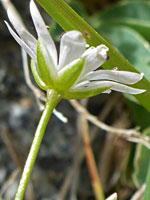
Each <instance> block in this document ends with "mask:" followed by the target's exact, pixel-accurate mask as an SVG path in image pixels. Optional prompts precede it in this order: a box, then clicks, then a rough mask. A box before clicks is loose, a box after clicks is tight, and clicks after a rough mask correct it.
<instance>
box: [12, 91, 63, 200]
mask: <svg viewBox="0 0 150 200" xmlns="http://www.w3.org/2000/svg"><path fill="white" fill-rule="evenodd" d="M60 100H61V96H60V95H59V94H58V93H57V92H56V91H55V90H50V91H48V92H47V101H46V106H45V109H44V111H43V114H42V116H41V119H40V121H39V124H38V127H37V130H36V133H35V136H34V139H33V142H32V145H31V149H30V152H29V155H28V158H27V160H26V163H25V167H24V170H23V173H22V177H21V179H20V183H19V186H18V190H17V193H16V196H15V200H22V199H23V197H24V193H25V191H26V187H27V184H28V181H29V179H30V176H31V172H32V169H33V166H34V163H35V160H36V157H37V154H38V152H39V148H40V145H41V142H42V139H43V136H44V133H45V129H46V127H47V124H48V121H49V119H50V116H51V114H52V112H53V109H54V108H55V107H56V105H57V104H58V103H59V101H60Z"/></svg>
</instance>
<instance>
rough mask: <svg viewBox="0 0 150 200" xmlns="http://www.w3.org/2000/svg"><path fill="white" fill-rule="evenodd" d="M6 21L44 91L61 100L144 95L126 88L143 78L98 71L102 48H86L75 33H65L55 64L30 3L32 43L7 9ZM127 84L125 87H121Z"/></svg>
mask: <svg viewBox="0 0 150 200" xmlns="http://www.w3.org/2000/svg"><path fill="white" fill-rule="evenodd" d="M7 13H8V17H9V20H10V22H11V23H12V25H13V27H14V29H15V31H16V32H15V31H13V29H12V28H11V27H10V25H9V24H8V23H7V22H5V23H6V25H7V27H8V29H9V31H10V33H11V35H12V36H13V37H14V38H15V40H16V41H17V42H18V43H19V44H20V46H21V47H22V48H23V49H24V50H25V51H26V52H27V53H28V54H29V56H30V57H31V58H32V60H33V63H32V64H33V65H34V67H33V68H34V69H35V70H36V73H35V74H34V72H33V74H34V76H35V79H36V80H37V79H40V83H39V85H40V86H41V87H42V88H43V89H45V90H47V89H52V88H53V89H56V90H58V91H59V92H60V93H62V95H63V97H64V98H79V99H80V98H87V97H90V96H94V95H97V94H99V93H101V92H107V93H109V92H111V90H115V91H119V92H125V93H129V94H140V93H143V92H145V90H142V89H136V88H132V87H129V86H127V85H132V84H135V83H136V82H138V81H140V80H141V79H142V78H143V73H141V74H138V73H134V72H127V71H116V70H101V69H99V70H98V68H99V67H100V66H101V65H103V63H104V62H105V61H106V60H107V57H108V56H107V51H108V50H109V49H108V48H107V47H106V46H105V45H99V46H97V47H90V48H88V49H86V47H87V44H86V41H85V39H84V38H83V36H82V34H81V33H80V32H79V31H69V32H66V33H65V34H64V35H63V36H62V38H61V41H60V54H59V60H58V55H57V51H56V47H55V44H54V41H53V40H52V38H51V36H50V33H49V31H48V30H47V28H46V25H45V23H44V21H43V19H42V17H41V15H40V13H39V11H38V9H37V7H36V5H35V3H34V1H33V0H31V2H30V13H31V17H32V20H33V23H34V26H35V29H36V32H37V35H38V40H37V39H35V38H34V37H33V36H32V35H31V34H30V33H29V32H28V31H27V30H26V29H25V27H24V26H23V25H22V24H21V23H20V22H19V20H18V19H17V18H16V17H15V16H14V15H13V12H12V11H11V10H10V9H8V12H7ZM37 82H38V81H37ZM125 84H127V85H125Z"/></svg>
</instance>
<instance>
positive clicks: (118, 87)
mask: <svg viewBox="0 0 150 200" xmlns="http://www.w3.org/2000/svg"><path fill="white" fill-rule="evenodd" d="M103 87H111V88H110V89H111V90H115V91H118V92H124V93H128V94H141V93H143V92H145V91H146V90H142V89H136V88H131V87H129V86H126V85H122V84H120V83H116V82H112V81H93V82H87V81H85V82H82V83H79V84H76V85H75V86H74V87H73V88H72V89H71V90H70V91H76V92H77V91H90V90H93V89H97V88H103Z"/></svg>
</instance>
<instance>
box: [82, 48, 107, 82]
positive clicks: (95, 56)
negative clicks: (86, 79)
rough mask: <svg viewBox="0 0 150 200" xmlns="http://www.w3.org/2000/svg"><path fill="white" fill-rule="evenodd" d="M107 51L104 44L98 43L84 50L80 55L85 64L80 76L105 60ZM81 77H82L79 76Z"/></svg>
mask: <svg viewBox="0 0 150 200" xmlns="http://www.w3.org/2000/svg"><path fill="white" fill-rule="evenodd" d="M107 51H108V48H107V47H106V46H105V45H100V46H97V47H96V48H95V47H91V48H89V49H88V50H86V51H85V53H84V54H83V55H82V57H85V58H86V60H85V66H84V70H83V73H82V76H85V74H87V73H89V72H91V71H93V70H95V69H97V68H98V67H100V66H101V65H102V64H104V62H105V61H106V60H107ZM81 78H82V77H81Z"/></svg>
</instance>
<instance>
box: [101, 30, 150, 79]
mask: <svg viewBox="0 0 150 200" xmlns="http://www.w3.org/2000/svg"><path fill="white" fill-rule="evenodd" d="M99 31H100V32H101V33H102V35H103V36H104V38H105V37H106V38H107V40H108V41H109V42H110V43H111V44H112V45H113V46H115V47H116V48H117V50H118V51H119V52H120V53H121V54H122V55H124V56H125V58H127V59H128V60H129V61H130V62H131V63H132V64H133V65H134V66H135V68H136V69H137V70H138V71H140V72H144V75H145V78H146V79H147V80H150V48H149V43H148V42H147V41H146V40H145V39H144V38H143V37H142V36H141V35H139V34H138V33H137V32H136V31H134V30H133V29H131V28H128V27H124V26H114V27H109V26H108V27H101V29H99ZM118 68H119V66H118Z"/></svg>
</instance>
